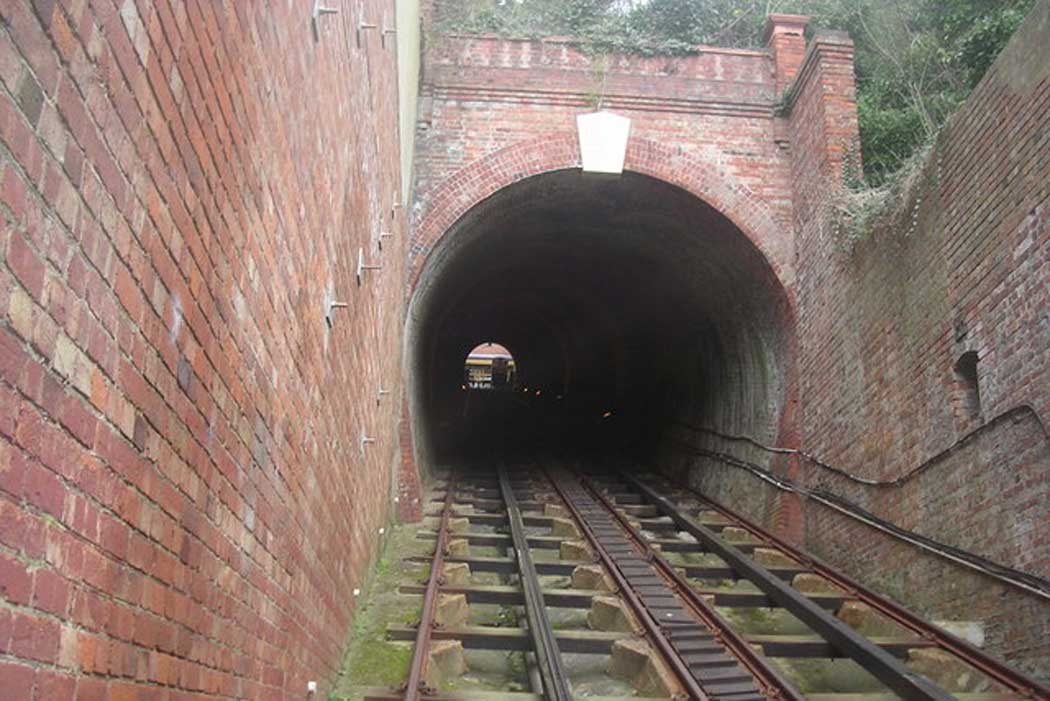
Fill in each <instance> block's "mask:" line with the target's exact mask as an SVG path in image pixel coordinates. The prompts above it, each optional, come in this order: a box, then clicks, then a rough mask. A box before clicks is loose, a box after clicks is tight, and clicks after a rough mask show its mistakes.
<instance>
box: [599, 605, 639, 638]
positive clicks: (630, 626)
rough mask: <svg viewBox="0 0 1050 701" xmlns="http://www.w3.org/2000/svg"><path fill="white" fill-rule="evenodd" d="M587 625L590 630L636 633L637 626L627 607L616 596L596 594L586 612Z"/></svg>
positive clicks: (637, 630)
mask: <svg viewBox="0 0 1050 701" xmlns="http://www.w3.org/2000/svg"><path fill="white" fill-rule="evenodd" d="M587 625H589V626H590V627H591V629H592V630H600V631H605V632H607V633H637V632H640V630H639V627H638V626H637V624H636V623H635V621H634V617H633V616H632V615H631V614H630V613H628V611H627V607H626V606H625V605H624V603H623V601H621V600H620V599H619V598H618V597H615V596H596V597H594V598H593V599H592V600H591V610H590V611H589V612H588V613H587Z"/></svg>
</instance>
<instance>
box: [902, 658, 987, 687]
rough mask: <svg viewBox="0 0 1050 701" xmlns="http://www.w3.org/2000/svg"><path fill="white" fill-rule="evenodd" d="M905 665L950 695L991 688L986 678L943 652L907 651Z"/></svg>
mask: <svg viewBox="0 0 1050 701" xmlns="http://www.w3.org/2000/svg"><path fill="white" fill-rule="evenodd" d="M905 664H906V665H907V666H908V668H909V669H911V670H913V671H915V672H918V673H919V674H921V675H923V676H925V677H928V678H929V679H930V681H932V682H933V683H934V684H936V685H937V686H940V687H942V688H944V689H946V690H947V691H950V692H952V693H974V692H981V691H988V690H989V689H991V687H992V683H991V681H990V680H989V679H988V678H987V677H985V676H984V675H983V674H981V673H980V672H978V671H977V670H976V669H974V668H973V667H970V666H969V665H967V664H965V663H964V662H962V661H961V660H959V659H958V658H957V657H955V656H954V655H951V654H949V653H947V652H945V651H944V650H938V649H935V648H914V649H911V650H908V659H907V660H906V662H905Z"/></svg>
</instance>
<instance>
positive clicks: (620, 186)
mask: <svg viewBox="0 0 1050 701" xmlns="http://www.w3.org/2000/svg"><path fill="white" fill-rule="evenodd" d="M790 328H791V322H790V311H789V307H788V303H787V301H786V297H785V293H784V290H783V288H782V287H781V285H780V283H779V281H778V280H777V279H776V277H775V275H774V273H773V271H772V270H771V269H770V267H769V265H768V263H767V262H766V260H765V258H764V257H763V256H762V255H761V253H760V252H759V251H758V250H757V249H756V248H755V246H754V245H753V244H752V243H751V241H750V240H749V239H748V238H747V237H746V236H745V235H744V234H743V233H742V232H741V231H740V230H739V229H738V228H737V227H736V226H734V225H733V223H732V222H731V221H730V220H729V219H727V218H726V217H725V216H723V215H722V214H721V213H719V212H718V211H716V210H715V209H713V208H712V207H710V206H709V205H707V204H706V203H705V202H703V201H702V200H700V199H698V198H696V197H695V196H693V195H692V194H690V193H688V192H686V191H684V190H681V189H678V188H676V187H674V186H672V185H669V184H667V183H664V182H662V181H659V180H655V179H652V178H649V177H646V176H642V175H637V174H631V173H626V174H624V175H622V176H620V177H607V176H594V175H588V174H583V173H581V172H579V171H575V170H573V171H559V172H555V173H549V174H545V175H541V176H536V177H532V178H529V179H527V180H523V181H521V182H519V183H517V184H515V185H513V186H510V187H508V188H505V189H503V190H501V191H499V192H497V193H496V194H495V195H493V196H491V197H489V198H488V199H487V200H485V201H483V202H481V203H480V204H478V205H477V206H475V207H474V208H473V209H472V210H471V211H469V212H468V213H467V214H466V215H465V216H464V217H462V218H461V220H460V221H459V222H457V223H456V224H455V225H454V226H453V228H452V229H451V230H449V231H448V232H446V234H445V235H444V236H443V237H442V238H441V240H440V241H439V242H438V244H437V245H436V246H435V248H434V250H433V251H432V252H431V254H430V256H429V257H428V259H427V261H426V264H425V266H424V269H423V271H422V274H421V276H420V279H419V283H418V284H417V286H416V289H415V291H414V293H413V298H412V302H411V305H410V308H409V317H408V334H407V337H406V344H407V345H406V353H407V361H408V367H409V369H410V373H409V383H410V386H409V397H410V410H411V413H412V417H413V437H414V444H415V451H416V456H417V459H418V460H419V461H420V464H421V465H423V466H424V467H434V466H436V465H446V464H455V463H456V462H457V461H459V460H476V459H478V458H486V459H498V458H501V457H506V458H510V457H514V456H521V455H530V454H535V453H541V454H547V455H551V454H554V455H559V454H564V455H567V456H570V455H576V454H580V453H583V454H594V453H616V454H620V455H629V456H630V457H631V459H637V460H643V461H644V460H647V459H651V458H653V456H655V455H656V451H657V449H658V448H659V447H660V444H661V440H662V439H663V437H664V436H665V433H666V431H667V429H668V428H669V427H671V426H672V425H674V424H675V422H687V423H690V424H692V425H698V426H705V427H712V428H716V429H718V430H721V431H725V432H728V433H736V434H747V435H751V436H754V437H755V438H757V439H760V440H767V441H770V442H773V441H775V440H776V439H777V432H778V428H779V424H780V418H781V412H782V411H783V410H784V406H785V401H786V400H785V397H786V392H787V377H788V368H789V364H790V363H791V357H790V356H791V351H790V348H791V345H790ZM489 341H492V342H496V343H499V344H502V345H503V346H505V347H506V348H507V349H509V350H510V351H511V353H512V354H513V357H514V361H515V364H516V371H517V381H516V384H515V386H514V387H513V388H507V389H505V390H503V391H484V390H477V389H471V388H470V387H468V386H467V383H466V382H465V381H464V361H465V359H466V356H467V355H468V353H469V352H470V351H471V349H473V348H474V347H475V346H477V345H478V344H479V343H484V342H489Z"/></svg>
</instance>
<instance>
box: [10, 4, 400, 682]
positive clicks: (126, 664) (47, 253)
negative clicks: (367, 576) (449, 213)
mask: <svg viewBox="0 0 1050 701" xmlns="http://www.w3.org/2000/svg"><path fill="white" fill-rule="evenodd" d="M339 4H341V5H343V6H344V8H343V9H344V10H345V12H344V13H342V14H339V15H333V16H329V17H326V18H324V19H323V20H322V25H321V31H320V37H319V41H316V42H315V40H314V38H313V37H312V35H311V29H310V23H309V3H242V2H233V3H210V2H199V1H194V2H182V1H181V0H179V1H170V2H163V1H162V2H150V1H147V0H139V1H138V2H136V1H135V0H69V1H68V2H67V1H59V2H54V1H53V0H52V1H37V2H32V3H30V1H29V0H5V2H3V3H0V18H2V22H0V130H2V131H0V143H2V148H0V182H2V189H0V203H2V204H0V313H2V320H0V595H2V603H0V654H2V655H3V661H0V698H4V699H30V698H36V699H46V700H47V701H59V700H61V699H66V698H73V697H74V694H76V697H77V698H83V699H127V698H138V699H170V700H171V701H176V700H182V699H198V698H200V699H203V698H229V697H238V698H253V699H284V698H288V699H292V698H295V699H299V698H304V696H305V689H306V681H307V680H308V679H317V680H320V681H321V682H322V684H323V683H324V680H326V679H330V678H331V677H332V676H333V675H334V670H335V668H336V666H337V665H338V663H339V658H340V654H341V651H342V646H343V643H344V636H345V635H346V634H347V632H348V627H349V621H350V616H351V613H352V610H353V600H352V597H351V595H350V592H351V590H352V588H353V587H354V586H357V585H358V583H359V582H360V581H361V579H362V575H363V571H364V568H365V565H366V564H367V563H368V561H369V558H370V556H371V553H372V550H373V549H374V546H375V543H376V541H377V536H376V531H377V529H378V527H379V526H380V525H381V524H382V523H383V522H384V520H385V519H386V517H387V505H388V503H389V497H390V494H391V483H390V476H391V474H392V472H393V471H394V469H395V467H396V456H397V422H398V419H399V413H400V412H399V407H398V406H397V403H396V401H394V400H393V398H394V397H397V396H398V395H399V393H400V387H399V373H400V370H399V358H400V340H399V339H400V329H401V326H402V323H403V318H402V307H401V289H402V286H403V279H402V278H403V270H404V258H405V256H404V248H403V246H404V244H405V242H406V240H407V237H406V235H405V228H404V225H403V222H401V221H400V219H401V218H402V215H396V218H395V217H394V216H393V215H392V214H391V204H392V203H393V201H394V200H395V198H396V195H397V192H398V184H399V172H398V154H397V141H396V139H397V136H396V125H397V119H396V73H395V65H394V55H393V51H392V49H390V48H385V49H384V48H383V47H382V46H381V45H380V43H379V39H378V36H376V35H374V34H369V33H366V34H365V37H364V39H365V46H364V47H362V48H357V46H356V43H355V42H354V32H353V30H352V28H353V27H355V26H356V23H357V22H358V21H359V20H360V19H362V18H359V17H356V16H354V15H353V14H351V11H350V4H349V3H339ZM364 6H365V11H366V13H367V14H368V17H367V18H366V19H375V18H378V17H379V16H380V14H381V13H382V12H386V13H387V15H388V17H387V19H388V20H389V21H392V14H391V13H392V8H389V7H387V3H380V2H378V0H376V1H374V2H373V1H370V2H367V3H365V5H364ZM353 12H356V8H355V9H354V11H353ZM388 23H389V22H388ZM381 229H386V230H390V231H393V232H395V233H396V234H397V235H396V236H395V237H394V238H393V239H389V240H387V241H385V244H386V245H385V246H384V249H383V250H382V252H380V251H379V249H378V240H377V237H378V234H379V232H380V230H381ZM358 247H363V248H364V249H365V251H366V255H367V257H368V259H369V260H370V261H382V263H383V266H384V268H383V270H382V271H380V272H378V273H377V272H369V273H368V274H367V276H366V279H365V282H364V285H363V286H361V287H360V288H359V287H358V286H357V285H356V283H355V282H354V272H353V271H354V265H355V263H356V256H357V249H358ZM326 293H330V294H331V295H332V296H333V297H334V298H335V299H338V300H340V301H347V302H349V303H350V308H349V309H342V310H337V311H336V312H335V317H334V326H333V328H332V329H331V330H328V329H327V327H326V324H325V321H324V318H323V315H324V305H325V299H326ZM380 388H383V389H387V390H391V391H392V395H391V396H390V397H385V396H384V397H383V398H382V399H380V397H379V395H378V392H379V389H380ZM364 433H367V434H368V435H369V436H373V437H375V438H376V443H374V444H370V445H368V446H367V449H366V451H364V452H362V449H361V446H360V445H359V438H360V437H361V435H362V434H364Z"/></svg>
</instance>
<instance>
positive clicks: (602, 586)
mask: <svg viewBox="0 0 1050 701" xmlns="http://www.w3.org/2000/svg"><path fill="white" fill-rule="evenodd" d="M572 588H573V589H591V590H596V591H613V590H614V589H615V587H614V586H613V583H612V582H611V581H610V580H609V577H608V576H607V575H606V574H605V571H604V570H603V569H602V568H601V566H599V565H580V566H579V567H577V568H576V569H574V570H573V571H572Z"/></svg>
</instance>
